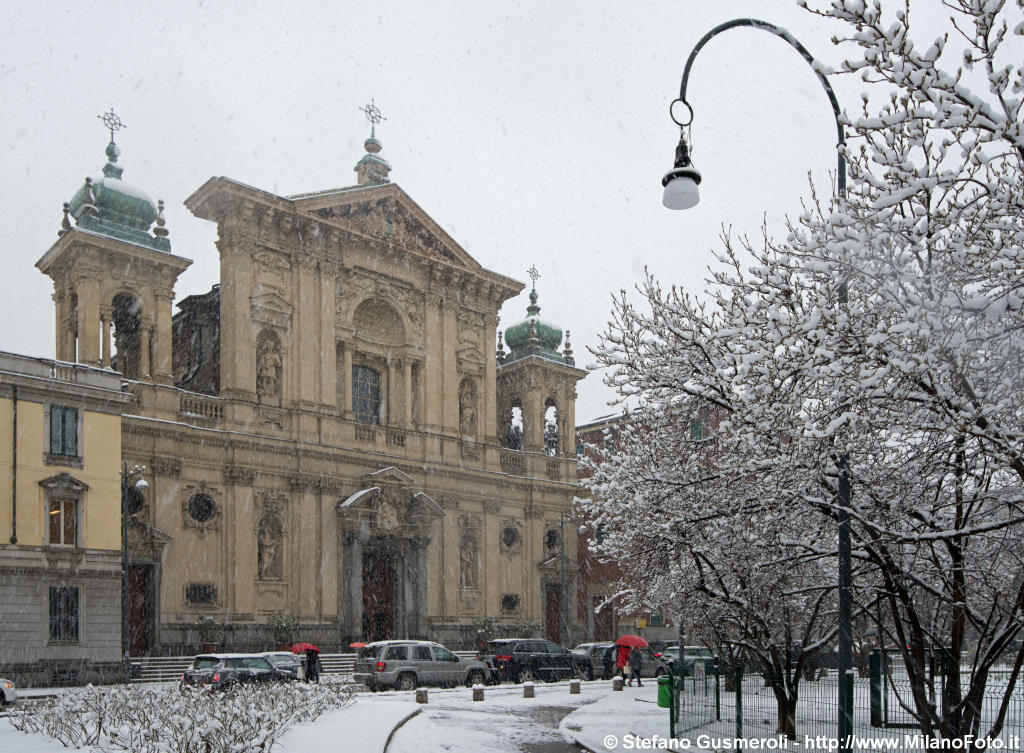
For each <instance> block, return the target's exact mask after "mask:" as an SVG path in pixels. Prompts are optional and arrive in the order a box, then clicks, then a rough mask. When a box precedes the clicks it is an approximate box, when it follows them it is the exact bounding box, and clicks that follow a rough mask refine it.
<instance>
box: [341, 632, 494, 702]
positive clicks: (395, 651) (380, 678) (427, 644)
mask: <svg viewBox="0 0 1024 753" xmlns="http://www.w3.org/2000/svg"><path fill="white" fill-rule="evenodd" d="M487 674H488V670H487V666H486V665H485V664H484V663H483V662H480V661H477V660H476V659H462V658H460V657H459V656H457V655H456V654H454V653H453V652H451V651H449V650H448V649H446V648H445V647H444V646H442V645H441V644H440V643H434V642H433V641H377V642H375V643H370V644H367V645H366V647H364V648H363V649H362V650H361V651H360V652H359V655H358V656H357V657H356V661H355V666H354V667H353V672H352V679H353V680H355V681H356V682H360V683H362V684H363V685H365V686H366V687H368V688H369V689H370V690H373V691H377V690H385V689H387V688H394V689H395V690H412V689H413V688H416V687H418V686H420V685H439V686H442V687H444V686H455V685H477V684H480V685H482V684H483V683H485V682H486V681H487Z"/></svg>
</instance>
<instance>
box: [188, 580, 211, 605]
mask: <svg viewBox="0 0 1024 753" xmlns="http://www.w3.org/2000/svg"><path fill="white" fill-rule="evenodd" d="M185 601H187V602H188V603H189V604H216V603H217V587H216V586H215V585H213V584H212V583H189V584H188V585H187V586H185Z"/></svg>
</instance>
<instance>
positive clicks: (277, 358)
mask: <svg viewBox="0 0 1024 753" xmlns="http://www.w3.org/2000/svg"><path fill="white" fill-rule="evenodd" d="M283 367H284V362H283V361H282V358H281V340H280V338H278V336H277V333H275V332H274V331H273V330H263V331H262V332H261V333H260V335H259V337H258V338H257V339H256V393H257V394H258V395H259V396H260V397H261V398H273V399H275V400H280V399H281V373H282V369H283Z"/></svg>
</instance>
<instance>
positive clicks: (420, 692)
mask: <svg viewBox="0 0 1024 753" xmlns="http://www.w3.org/2000/svg"><path fill="white" fill-rule="evenodd" d="M426 702H427V689H426V688H416V703H426Z"/></svg>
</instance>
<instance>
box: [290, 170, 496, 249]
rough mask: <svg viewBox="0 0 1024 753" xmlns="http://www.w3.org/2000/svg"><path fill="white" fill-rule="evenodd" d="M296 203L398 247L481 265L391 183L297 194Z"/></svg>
mask: <svg viewBox="0 0 1024 753" xmlns="http://www.w3.org/2000/svg"><path fill="white" fill-rule="evenodd" d="M295 205H296V209H297V210H298V211H307V212H310V213H311V214H314V215H317V216H319V217H324V218H326V219H330V220H335V221H337V222H338V223H339V224H342V225H346V226H347V227H350V228H352V229H353V230H358V231H359V232H361V233H365V234H366V235H371V236H375V237H378V238H380V239H381V240H384V241H387V242H391V243H393V244H394V245H396V246H398V247H401V248H407V249H410V250H413V251H417V252H418V253H421V254H424V255H425V256H433V257H435V258H437V259H440V260H443V261H446V262H448V263H449V264H455V265H457V266H460V267H468V268H470V269H480V265H479V263H477V261H476V260H475V259H473V257H471V256H470V255H469V254H468V253H467V252H466V250H465V249H464V248H462V246H460V245H459V244H458V243H457V242H456V241H455V239H453V238H452V237H451V236H450V235H448V233H446V232H445V231H444V230H443V229H442V228H441V226H440V225H438V224H437V223H436V222H435V221H434V220H433V219H431V217H430V216H429V215H428V214H427V213H426V212H424V211H423V209H422V208H420V206H419V205H418V204H416V202H415V201H413V200H412V199H411V198H410V197H409V195H408V194H407V193H405V191H403V190H402V189H401V188H399V187H398V186H396V185H395V184H393V183H390V184H387V185H384V186H376V187H374V188H372V189H362V190H345V189H341V190H338V191H332V192H324V193H321V194H316V195H312V196H307V197H302V198H299V199H298V200H296V202H295Z"/></svg>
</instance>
